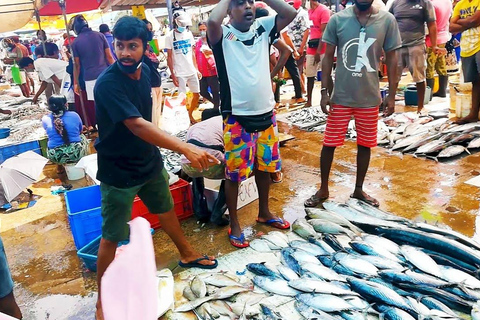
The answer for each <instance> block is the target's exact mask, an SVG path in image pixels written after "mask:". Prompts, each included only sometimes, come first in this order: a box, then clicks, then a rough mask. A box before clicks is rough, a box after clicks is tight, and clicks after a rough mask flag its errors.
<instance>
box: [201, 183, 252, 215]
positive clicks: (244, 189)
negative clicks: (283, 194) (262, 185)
mask: <svg viewBox="0 0 480 320" xmlns="http://www.w3.org/2000/svg"><path fill="white" fill-rule="evenodd" d="M221 183H222V180H210V179H205V192H204V194H205V198H207V205H208V210H210V211H211V210H212V207H213V203H214V202H215V200H216V199H217V197H218V190H219V189H220V184H221ZM257 199H258V189H257V184H256V183H255V177H250V178H248V179H247V180H245V181H243V182H242V183H240V186H239V187H238V199H237V209H240V208H242V207H244V206H246V205H247V204H249V203H251V202H253V201H255V200H257Z"/></svg>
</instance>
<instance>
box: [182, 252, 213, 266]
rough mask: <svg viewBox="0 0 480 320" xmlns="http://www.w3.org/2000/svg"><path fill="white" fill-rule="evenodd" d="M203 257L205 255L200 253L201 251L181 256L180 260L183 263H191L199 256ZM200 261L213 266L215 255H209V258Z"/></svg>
mask: <svg viewBox="0 0 480 320" xmlns="http://www.w3.org/2000/svg"><path fill="white" fill-rule="evenodd" d="M202 257H204V255H203V254H199V253H196V252H195V253H192V254H189V255H186V256H183V257H181V259H180V261H181V262H182V263H185V264H188V263H190V262H192V261H195V260H197V259H199V258H202ZM198 263H199V264H203V265H205V266H211V265H213V264H215V257H214V256H208V260H207V259H203V260H199V261H198Z"/></svg>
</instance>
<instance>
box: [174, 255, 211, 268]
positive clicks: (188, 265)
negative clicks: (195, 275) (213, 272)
mask: <svg viewBox="0 0 480 320" xmlns="http://www.w3.org/2000/svg"><path fill="white" fill-rule="evenodd" d="M204 260H210V258H209V257H208V256H207V255H204V256H203V257H201V258H198V259H196V260H193V261H190V262H187V263H183V262H182V261H179V262H178V265H179V266H180V267H182V268H200V269H215V268H216V267H217V266H218V261H217V259H215V260H213V261H215V263H214V264H208V265H207V264H201V263H200V261H204Z"/></svg>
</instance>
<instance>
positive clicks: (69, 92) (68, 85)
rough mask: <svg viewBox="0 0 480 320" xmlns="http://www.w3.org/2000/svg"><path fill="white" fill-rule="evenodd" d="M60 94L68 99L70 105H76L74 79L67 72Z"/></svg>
mask: <svg viewBox="0 0 480 320" xmlns="http://www.w3.org/2000/svg"><path fill="white" fill-rule="evenodd" d="M60 94H61V95H64V96H65V97H66V98H67V102H68V103H75V93H74V92H73V84H72V79H71V77H70V75H69V74H68V73H66V72H65V77H63V80H62V87H61V88H60Z"/></svg>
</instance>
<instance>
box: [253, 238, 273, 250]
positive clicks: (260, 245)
mask: <svg viewBox="0 0 480 320" xmlns="http://www.w3.org/2000/svg"><path fill="white" fill-rule="evenodd" d="M250 248H252V249H253V250H255V251H257V252H272V249H270V246H269V243H268V241H267V240H264V239H253V240H252V241H250Z"/></svg>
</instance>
